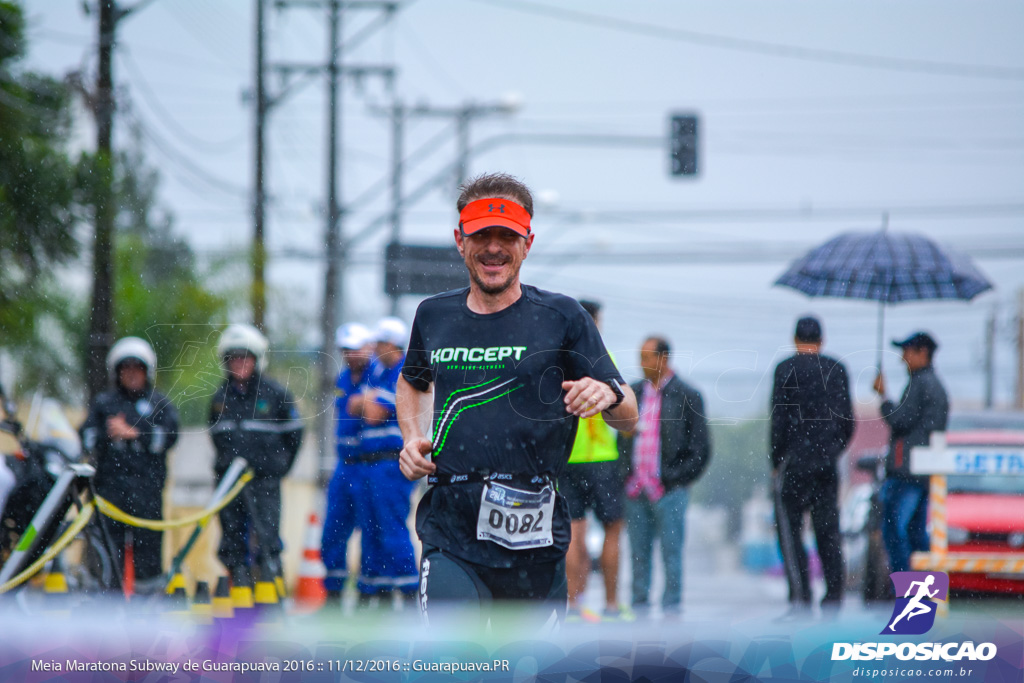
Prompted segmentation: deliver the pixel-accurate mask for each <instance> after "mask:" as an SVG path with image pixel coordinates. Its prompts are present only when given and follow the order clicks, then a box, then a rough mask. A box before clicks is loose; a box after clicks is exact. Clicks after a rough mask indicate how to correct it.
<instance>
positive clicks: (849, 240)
mask: <svg viewBox="0 0 1024 683" xmlns="http://www.w3.org/2000/svg"><path fill="white" fill-rule="evenodd" d="M775 284H776V285H783V286H786V287H792V288H793V289H796V290H798V291H800V292H803V293H804V294H806V295H808V296H828V297H837V298H842V299H868V300H871V301H878V302H879V307H878V367H879V369H881V367H882V343H883V342H882V330H883V325H884V320H885V305H886V304H890V303H892V304H895V303H900V302H902V301H924V300H928V299H959V300H961V301H970V300H971V299H973V298H974V297H976V296H978V295H979V294H981V293H982V292H984V291H986V290H989V289H992V284H991V283H990V282H989V281H988V279H987V278H986V277H985V276H984V275H982V274H981V272H980V271H979V270H978V269H977V268H975V267H974V265H973V264H972V263H971V262H970V260H969V259H968V258H967V257H966V256H964V255H963V254H959V253H957V252H955V251H951V250H948V249H943V248H942V247H939V246H938V245H937V244H935V243H934V242H932V241H931V240H930V239H928V238H927V237H924V236H922V235H915V234H911V233H900V232H889V231H888V230H886V229H885V228H882V229H881V230H879V231H877V232H869V233H863V232H848V233H844V234H842V235H839V236H838V237H836V238H834V239H831V240H829V241H828V242H826V243H825V244H823V245H821V246H820V247H816V248H814V249H812V250H811V251H809V252H808V253H807V254H805V255H804V256H802V257H800V258H799V259H797V260H796V261H794V262H793V264H792V265H791V266H790V267H789V270H787V271H786V272H785V273H783V274H782V276H781V277H780V278H779V279H778V280H776V281H775Z"/></svg>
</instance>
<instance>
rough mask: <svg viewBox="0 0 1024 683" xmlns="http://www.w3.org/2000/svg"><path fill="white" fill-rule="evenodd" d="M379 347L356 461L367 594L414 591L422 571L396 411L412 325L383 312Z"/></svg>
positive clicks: (361, 583) (377, 338) (363, 588)
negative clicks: (397, 389)
mask: <svg viewBox="0 0 1024 683" xmlns="http://www.w3.org/2000/svg"><path fill="white" fill-rule="evenodd" d="M374 339H375V341H376V347H375V351H374V355H375V358H374V361H373V363H371V364H370V368H369V371H368V373H369V376H368V377H367V380H366V389H365V391H364V392H363V400H362V404H361V412H362V420H363V422H362V432H361V434H360V445H359V458H358V459H359V461H360V464H359V465H358V467H360V468H361V470H362V479H363V482H364V485H363V500H364V504H363V506H362V509H363V513H364V514H363V516H362V518H361V520H360V527H361V529H362V533H363V549H362V561H361V568H360V572H359V581H358V584H357V585H358V588H359V593H360V596H361V597H362V598H363V600H364V602H365V599H366V596H385V595H387V594H389V593H391V592H392V591H399V592H401V593H402V594H405V595H413V594H415V592H416V586H417V583H418V578H419V577H418V575H417V571H416V555H415V552H414V550H413V547H412V538H411V536H410V534H409V527H408V526H407V520H408V518H409V512H410V509H411V503H410V500H409V496H410V495H411V494H412V487H413V485H412V483H411V482H410V481H409V480H408V479H406V478H405V477H403V476H402V472H401V470H400V469H399V466H398V457H399V453H400V452H401V450H402V432H401V430H400V429H399V428H398V419H397V416H396V411H395V385H396V383H397V382H398V377H399V375H400V374H401V372H402V364H403V363H404V361H405V352H404V349H405V345H406V343H407V339H408V328H407V327H406V325H405V323H403V322H402V321H401V320H399V319H398V318H391V317H389V318H383V319H382V320H381V321H380V322H379V323H378V324H377V328H376V330H375V332H374Z"/></svg>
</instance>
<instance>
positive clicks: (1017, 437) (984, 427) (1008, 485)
mask: <svg viewBox="0 0 1024 683" xmlns="http://www.w3.org/2000/svg"><path fill="white" fill-rule="evenodd" d="M946 443H947V444H948V445H950V446H1003V447H1007V448H1013V449H1018V448H1019V449H1024V413H1000V412H979V413H954V414H953V415H951V416H950V420H949V427H948V429H947V431H946ZM947 487H948V490H949V493H948V496H947V499H946V515H947V520H948V527H949V551H950V552H971V553H992V554H995V555H999V554H1006V553H1015V554H1018V555H1020V554H1022V553H1024V476H1004V475H980V476H962V475H956V476H949V477H947ZM949 587H950V588H953V589H957V590H966V591H977V592H984V593H1003V594H1008V593H1012V594H1019V595H1024V574H998V573H990V574H985V573H969V572H956V573H950V575H949Z"/></svg>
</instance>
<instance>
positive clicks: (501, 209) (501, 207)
mask: <svg viewBox="0 0 1024 683" xmlns="http://www.w3.org/2000/svg"><path fill="white" fill-rule="evenodd" d="M487 210H488V211H494V204H488V205H487ZM498 213H505V205H504V204H499V205H498Z"/></svg>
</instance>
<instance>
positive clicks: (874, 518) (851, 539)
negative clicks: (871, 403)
mask: <svg viewBox="0 0 1024 683" xmlns="http://www.w3.org/2000/svg"><path fill="white" fill-rule="evenodd" d="M855 467H856V468H857V469H858V470H860V471H862V472H868V473H870V474H871V482H870V483H869V484H861V485H859V486H857V487H854V489H853V490H852V491H851V492H850V494H849V495H848V496H847V499H846V500H845V501H844V504H843V506H842V509H841V510H840V529H841V531H842V535H843V555H844V557H846V560H847V566H848V572H847V578H848V579H849V581H850V582H851V584H852V585H851V586H850V588H859V589H860V590H861V593H862V596H863V599H864V602H865V603H869V602H878V601H885V600H890V599H891V598H892V585H891V584H890V582H889V559H888V556H887V555H886V552H885V544H884V542H883V541H882V501H881V490H882V482H883V481H884V480H885V449H879V450H877V451H875V452H870V453H867V454H862V455H861V456H860V457H858V458H857V461H856V463H855Z"/></svg>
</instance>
